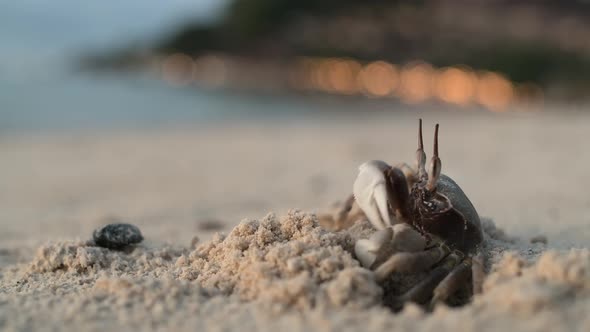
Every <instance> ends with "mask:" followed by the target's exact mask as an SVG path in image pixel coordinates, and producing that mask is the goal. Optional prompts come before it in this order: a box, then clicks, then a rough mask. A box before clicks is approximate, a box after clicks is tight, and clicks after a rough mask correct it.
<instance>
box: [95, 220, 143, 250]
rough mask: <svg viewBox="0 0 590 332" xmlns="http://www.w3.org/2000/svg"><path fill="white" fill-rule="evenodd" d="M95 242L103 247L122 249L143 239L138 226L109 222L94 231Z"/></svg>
mask: <svg viewBox="0 0 590 332" xmlns="http://www.w3.org/2000/svg"><path fill="white" fill-rule="evenodd" d="M92 238H93V240H94V243H95V244H96V245H97V246H99V247H103V248H109V249H113V250H122V249H125V248H126V247H128V246H131V245H134V244H137V243H139V242H141V241H143V236H142V235H141V232H140V231H139V228H137V226H134V225H131V224H109V225H106V226H104V227H102V228H99V229H97V230H95V231H94V233H92Z"/></svg>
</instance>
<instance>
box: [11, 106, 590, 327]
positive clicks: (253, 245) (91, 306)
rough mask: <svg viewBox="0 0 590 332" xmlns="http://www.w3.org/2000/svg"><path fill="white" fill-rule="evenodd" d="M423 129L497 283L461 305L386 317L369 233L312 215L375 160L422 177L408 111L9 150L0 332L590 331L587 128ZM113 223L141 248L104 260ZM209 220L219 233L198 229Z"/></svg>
mask: <svg viewBox="0 0 590 332" xmlns="http://www.w3.org/2000/svg"><path fill="white" fill-rule="evenodd" d="M421 116H422V117H423V118H424V119H425V125H426V126H428V125H429V124H434V121H439V122H440V123H441V158H442V161H443V172H444V173H446V174H448V175H450V176H452V177H454V178H455V179H456V180H457V182H458V183H459V184H460V185H461V186H462V187H463V189H464V190H465V192H466V193H467V194H468V195H469V197H470V198H471V199H472V201H473V202H474V205H475V206H476V208H477V209H478V211H479V213H480V214H481V215H482V216H484V218H483V222H484V230H485V233H486V240H487V241H486V243H487V248H488V249H489V255H490V256H489V258H490V259H489V270H490V274H489V275H488V277H487V279H486V282H485V284H484V293H483V294H482V295H479V296H476V297H475V298H474V299H473V301H472V302H471V303H469V304H468V305H465V306H463V307H460V308H449V307H446V306H442V305H441V306H437V307H436V308H435V310H434V312H432V313H426V312H424V311H423V310H422V309H421V308H420V307H418V306H416V305H412V304H410V305H407V306H406V307H405V308H404V309H403V310H402V311H401V312H399V313H393V312H392V311H391V310H389V309H388V308H386V307H384V306H382V304H381V300H382V296H383V289H382V288H381V286H380V285H379V284H378V283H377V282H376V281H375V278H374V275H373V273H372V272H370V271H369V270H366V269H363V268H362V267H360V265H359V263H358V261H357V260H356V259H355V257H354V254H353V253H352V252H353V250H352V248H353V245H354V241H355V240H356V239H358V238H366V237H368V236H369V235H370V233H371V231H372V230H371V226H370V225H369V224H368V223H367V222H366V221H363V220H361V221H359V222H357V223H356V224H355V225H353V226H352V227H351V228H348V229H345V230H341V231H331V230H328V229H324V228H323V227H322V226H321V225H320V223H319V221H318V219H317V217H316V214H315V212H317V211H319V210H326V209H328V207H329V206H330V204H331V203H332V202H334V201H336V200H338V199H342V198H344V197H345V196H346V195H347V194H348V192H349V190H350V187H351V185H352V181H353V180H354V176H355V174H356V167H357V166H358V165H359V164H360V163H362V162H363V161H365V160H368V159H385V160H388V161H390V162H392V163H393V162H396V161H410V162H411V158H412V156H413V155H414V151H415V146H414V144H415V139H414V138H415V137H414V135H415V123H416V121H415V120H416V117H417V116H416V115H414V114H411V115H410V114H406V113H403V114H401V115H396V116H379V117H376V118H373V117H369V118H366V119H363V121H362V122H359V121H356V120H354V119H351V120H350V121H349V120H340V121H339V122H336V123H335V122H331V121H327V120H318V121H317V122H314V123H306V122H296V123H291V124H288V125H287V124H281V123H274V124H272V125H269V124H264V125H256V124H245V125H243V126H236V127H227V126H221V125H220V126H219V127H215V128H197V129H194V131H189V130H186V129H183V130H180V131H167V130H162V131H160V132H151V133H145V132H136V133H132V134H129V133H127V134H123V133H109V134H93V135H88V134H86V135H82V134H76V135H77V136H76V135H74V136H67V135H66V136H64V135H60V136H55V135H54V136H43V137H27V138H25V137H18V136H7V137H2V139H1V140H0V152H1V153H2V155H3V156H4V158H6V162H5V163H4V164H3V166H2V167H3V169H2V172H0V180H2V183H4V184H6V186H5V187H4V188H3V189H2V191H1V192H0V198H1V199H0V217H1V219H0V230H1V232H0V330H3V331H4V330H7V331H12V330H18V331H20V330H105V329H124V330H174V331H185V330H186V331H189V330H190V331H193V330H195V329H207V330H230V329H232V330H234V329H235V330H250V331H261V330H262V331H266V330H268V331H270V330H275V331H276V330H277V329H280V330H294V331H298V330H330V331H332V330H334V331H336V330H338V331H341V330H345V331H348V330H350V331H356V330H360V329H363V330H366V329H369V330H408V331H409V330H411V331H435V330H436V331H440V330H441V329H442V330H452V331H496V330H524V331H540V330H541V331H545V330H546V331H556V330H567V331H588V330H590V317H588V315H587V313H588V312H590V251H589V250H588V246H587V243H588V240H590V236H589V230H588V228H589V226H588V223H589V221H588V216H589V213H588V212H587V210H588V208H589V207H590V198H589V196H588V195H586V193H585V191H584V189H585V188H588V184H590V175H589V174H588V173H587V172H586V169H587V167H586V166H585V165H587V164H588V163H590V153H588V152H586V150H587V149H586V148H585V145H584V142H582V141H581V140H580V137H583V136H582V134H583V133H584V132H586V131H587V130H588V129H590V128H589V127H590V123H589V121H588V120H589V119H588V116H586V115H582V114H576V113H572V114H568V115H567V116H556V115H552V114H532V115H529V114H519V115H514V114H512V115H511V114H508V115H498V116H495V115H494V116H492V115H485V114H484V115H477V114H475V115H474V114H472V115H470V116H467V117H459V116H458V115H456V114H446V113H440V114H438V113H435V114H428V113H427V114H422V115H421ZM427 133H428V132H427ZM430 137H431V136H429V135H428V134H427V136H426V142H429V141H430ZM388 141H395V142H396V143H395V144H384V143H383V142H388ZM427 146H428V145H427ZM427 153H428V154H429V148H428V147H427ZM397 156H402V157H399V158H398V157H397ZM572 156H575V160H576V162H575V163H570V162H567V160H568V158H572ZM564 160H565V161H566V162H564ZM564 165H567V167H566V169H565V170H564V167H565V166H564ZM294 207H297V208H299V209H292V208H294ZM267 211H276V212H275V213H270V214H267ZM113 218H114V219H117V220H123V221H125V222H131V223H133V224H136V225H137V226H138V227H139V228H140V229H141V230H142V232H143V234H144V237H145V238H146V240H145V241H144V242H143V243H141V244H140V245H138V246H137V247H136V248H135V249H134V250H131V251H127V252H119V251H111V250H108V249H104V248H98V247H95V246H92V244H91V243H90V242H88V240H89V239H90V237H91V234H92V230H93V229H94V228H96V227H98V226H99V225H101V224H104V223H105V222H108V221H109V220H113ZM212 220H217V221H218V223H220V226H219V227H221V228H222V230H221V232H219V233H216V232H215V231H212V230H211V229H210V228H203V227H201V226H200V225H201V224H207V225H211V224H213V222H212ZM537 235H545V236H547V238H548V244H544V243H542V242H538V241H537V242H531V241H530V239H531V238H533V237H535V236H537Z"/></svg>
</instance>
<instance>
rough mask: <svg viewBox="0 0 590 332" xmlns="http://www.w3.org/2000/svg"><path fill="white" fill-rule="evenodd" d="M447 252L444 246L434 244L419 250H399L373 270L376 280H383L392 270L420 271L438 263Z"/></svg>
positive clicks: (403, 271) (404, 271)
mask: <svg viewBox="0 0 590 332" xmlns="http://www.w3.org/2000/svg"><path fill="white" fill-rule="evenodd" d="M448 253H449V248H448V247H446V246H436V247H433V248H430V249H428V250H424V251H421V252H400V253H397V254H394V255H393V256H391V257H390V258H389V259H388V260H386V261H385V262H384V263H383V264H381V265H379V267H378V268H377V269H376V270H375V278H376V279H377V281H383V280H385V279H386V278H387V277H388V276H389V275H391V274H392V273H393V272H401V273H417V272H422V271H425V270H427V269H429V268H430V267H432V266H433V265H434V264H436V263H438V262H440V261H441V259H443V258H444V257H445V256H446V255H447V254H448Z"/></svg>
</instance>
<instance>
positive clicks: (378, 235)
mask: <svg viewBox="0 0 590 332" xmlns="http://www.w3.org/2000/svg"><path fill="white" fill-rule="evenodd" d="M392 237H393V230H392V229H391V228H390V227H388V228H385V229H382V230H379V231H377V232H375V233H374V234H373V235H371V237H370V238H368V239H360V240H358V241H356V243H355V245H354V253H355V254H356V258H357V259H358V260H359V261H360V262H361V265H362V266H363V267H365V268H367V269H369V268H371V266H372V265H373V263H375V259H377V255H378V254H379V253H380V252H381V250H383V248H384V246H386V245H388V244H389V243H390V242H391V240H392Z"/></svg>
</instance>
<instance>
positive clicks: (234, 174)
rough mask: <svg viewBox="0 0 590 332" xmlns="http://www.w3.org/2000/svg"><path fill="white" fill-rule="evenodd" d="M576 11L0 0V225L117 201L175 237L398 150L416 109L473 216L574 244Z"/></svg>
mask: <svg viewBox="0 0 590 332" xmlns="http://www.w3.org/2000/svg"><path fill="white" fill-rule="evenodd" d="M589 18H590V2H588V1H582V0H565V1H559V2H556V1H549V0H535V1H532V0H531V1H527V0H518V1H515V0H511V1H508V0H476V1H474V0H471V1H463V0H456V1H402V0H400V1H384V0H365V1H355V0H339V1H336V0H322V1H319V0H315V1H314V0H300V1H288V0H169V1H165V2H164V1H155V0H141V1H139V0H127V1H117V2H115V1H102V2H93V3H83V2H80V1H74V0H52V1H46V0H4V1H2V2H0V155H1V156H2V157H1V166H0V184H1V185H0V242H1V241H4V243H12V244H15V243H20V242H22V241H32V242H38V241H41V240H44V239H46V238H51V237H60V236H61V237H71V236H80V237H84V236H85V235H86V234H89V232H90V231H91V230H92V229H93V228H94V227H96V226H97V225H99V224H101V223H103V222H104V220H105V218H106V219H109V218H110V219H112V218H119V219H121V220H124V221H128V222H133V223H136V224H138V225H139V226H140V227H141V228H142V229H143V230H144V231H145V232H146V233H147V234H148V237H149V236H151V237H153V238H156V239H158V241H170V242H182V243H188V242H189V240H190V238H191V237H192V235H193V234H196V233H200V234H205V235H204V236H207V234H210V233H211V232H212V231H215V230H219V229H227V228H228V227H229V226H231V225H233V224H235V223H237V222H238V221H239V220H241V219H242V218H260V217H262V216H264V215H265V214H266V212H268V211H276V212H277V213H279V214H282V213H284V212H286V210H287V209H288V208H302V209H306V210H311V211H319V210H322V209H326V208H329V206H330V205H331V204H332V203H333V202H335V201H338V200H339V199H342V198H344V197H345V196H346V195H347V194H348V192H349V191H350V188H351V185H352V182H353V180H354V177H355V174H356V168H357V166H358V165H359V164H360V163H362V162H363V161H365V160H367V159H384V160H386V161H389V162H391V163H397V162H402V161H406V162H409V163H413V160H412V159H413V156H414V151H415V148H416V146H415V144H416V129H417V119H418V118H419V117H422V118H424V121H425V124H426V125H427V126H431V127H432V126H434V123H436V122H440V123H441V155H442V160H443V165H444V166H443V172H445V173H447V174H449V175H451V176H452V177H454V178H456V179H457V180H458V182H459V183H460V184H461V185H462V187H463V188H464V189H465V191H466V192H467V193H468V195H469V196H470V197H471V198H472V200H473V202H474V204H475V205H476V207H477V208H478V210H479V211H480V213H481V214H482V215H486V216H490V217H492V218H493V219H494V220H496V223H497V224H499V225H500V226H502V227H504V228H506V229H507V230H509V231H511V232H514V233H516V234H517V235H519V236H523V237H526V236H529V235H531V236H532V235H536V234H537V233H542V234H546V235H549V236H554V237H555V238H556V239H557V240H556V241H555V243H557V244H559V243H561V245H563V246H570V245H577V244H581V243H584V242H585V241H587V240H588V239H590V230H589V229H588V227H587V225H588V222H590V214H589V213H588V212H587V211H589V209H588V208H590V197H589V196H588V194H587V193H586V188H588V187H589V186H588V185H589V184H590V176H589V175H588V172H587V167H586V165H587V163H588V162H590V154H589V153H588V152H586V151H587V150H588V149H587V148H586V147H585V145H584V144H585V137H586V136H587V135H586V133H587V132H588V130H589V129H590V123H589V122H588V114H587V113H588V111H587V105H588V95H589V94H588V92H589V91H590V20H589ZM431 138H432V133H431V132H430V131H427V136H426V139H427V141H428V142H430V141H431ZM110 219H109V220H110ZM560 239H562V240H560ZM560 241H561V242H560Z"/></svg>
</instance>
